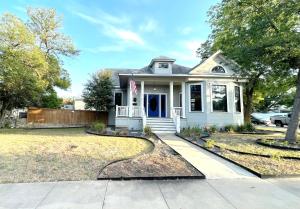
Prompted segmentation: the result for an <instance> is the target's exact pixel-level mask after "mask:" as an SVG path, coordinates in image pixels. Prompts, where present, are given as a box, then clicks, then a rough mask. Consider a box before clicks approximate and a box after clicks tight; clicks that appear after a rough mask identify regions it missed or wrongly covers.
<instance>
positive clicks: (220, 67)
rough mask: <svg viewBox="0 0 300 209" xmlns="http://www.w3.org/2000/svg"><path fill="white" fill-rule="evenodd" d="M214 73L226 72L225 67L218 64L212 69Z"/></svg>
mask: <svg viewBox="0 0 300 209" xmlns="http://www.w3.org/2000/svg"><path fill="white" fill-rule="evenodd" d="M211 72H212V73H225V69H224V68H223V67H222V66H216V67H214V68H213V69H212V70H211Z"/></svg>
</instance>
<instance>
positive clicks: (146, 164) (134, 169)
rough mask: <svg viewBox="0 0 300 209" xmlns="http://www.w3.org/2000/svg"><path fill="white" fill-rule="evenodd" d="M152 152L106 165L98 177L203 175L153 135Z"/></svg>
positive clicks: (183, 176)
mask: <svg viewBox="0 0 300 209" xmlns="http://www.w3.org/2000/svg"><path fill="white" fill-rule="evenodd" d="M149 140H150V141H152V142H153V143H154V145H155V148H154V150H153V151H152V152H150V153H146V154H143V155H140V156H137V157H135V158H133V159H128V160H123V161H119V162H115V163H112V164H109V165H107V166H106V167H105V168H103V169H102V170H101V171H100V173H99V175H98V179H115V180H116V179H117V180H119V179H125V180H130V179H183V178H184V179H195V178H197V179H203V178H205V176H204V175H203V174H202V173H201V172H199V171H198V170H197V169H196V168H194V167H193V166H192V165H191V164H190V163H188V162H187V161H186V160H185V159H183V158H182V157H181V155H179V154H178V153H176V152H175V151H174V150H173V149H171V148H170V147H169V146H168V145H166V144H165V143H163V142H162V141H161V140H160V139H158V138H157V137H155V136H151V137H149Z"/></svg>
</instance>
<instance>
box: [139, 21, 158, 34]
mask: <svg viewBox="0 0 300 209" xmlns="http://www.w3.org/2000/svg"><path fill="white" fill-rule="evenodd" d="M157 27H158V24H157V22H156V21H155V20H153V19H148V20H147V21H146V22H144V23H143V24H141V25H140V28H139V29H140V31H143V32H153V31H155V30H156V29H157Z"/></svg>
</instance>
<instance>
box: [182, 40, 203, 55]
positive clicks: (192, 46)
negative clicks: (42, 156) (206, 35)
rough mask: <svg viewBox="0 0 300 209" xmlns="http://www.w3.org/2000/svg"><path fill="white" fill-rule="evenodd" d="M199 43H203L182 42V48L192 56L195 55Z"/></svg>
mask: <svg viewBox="0 0 300 209" xmlns="http://www.w3.org/2000/svg"><path fill="white" fill-rule="evenodd" d="M201 43H203V41H200V40H189V41H184V42H183V44H184V47H185V48H186V49H188V50H189V51H190V52H191V53H193V54H194V55H196V51H197V49H198V48H199V47H200V45H201Z"/></svg>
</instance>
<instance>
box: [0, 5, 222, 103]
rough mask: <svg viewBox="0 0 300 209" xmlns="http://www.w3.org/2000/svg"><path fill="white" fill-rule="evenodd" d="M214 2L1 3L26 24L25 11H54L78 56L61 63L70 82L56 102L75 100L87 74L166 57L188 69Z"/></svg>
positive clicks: (3, 9) (204, 35)
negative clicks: (65, 99)
mask: <svg viewBox="0 0 300 209" xmlns="http://www.w3.org/2000/svg"><path fill="white" fill-rule="evenodd" d="M217 2H218V1H217V0H209V1H207V0H188V1H179V0H178V1H174V0H173V1H172V0H98V1H87V0H85V1H84V0H82V1H80V0H78V1H71V0H63V1H59V0H52V1H51V0H49V1H47V0H45V1H41V0H40V1H38V0H26V1H25V0H24V1H22V0H11V1H7V0H0V13H1V14H2V13H3V12H10V13H13V14H15V15H16V16H18V17H20V18H22V19H24V20H25V19H26V7H28V6H31V7H49V8H55V9H56V10H57V13H58V14H59V15H62V16H63V28H62V31H63V32H64V33H65V34H67V35H69V36H71V38H72V39H73V41H74V44H75V45H76V47H77V48H78V49H79V50H80V55H79V56H77V57H75V58H65V59H64V67H65V68H66V69H67V70H68V72H69V73H70V75H71V79H72V86H71V88H70V89H69V90H68V91H58V92H59V95H60V96H64V97H79V96H80V95H81V92H82V89H83V84H84V83H85V82H86V81H87V79H88V78H89V76H90V74H92V73H94V72H96V71H97V70H100V69H103V68H141V67H144V66H145V65H147V64H149V62H150V60H151V58H153V57H156V56H160V55H165V56H169V57H172V58H175V59H176V63H178V64H181V65H185V66H189V67H192V66H194V65H196V64H197V63H198V62H199V58H197V57H196V56H195V49H197V47H198V46H199V44H200V43H201V42H203V41H205V40H206V39H207V36H208V34H209V33H210V27H209V24H208V23H207V19H208V18H207V11H208V9H209V8H210V7H211V6H212V5H214V4H216V3H217Z"/></svg>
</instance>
